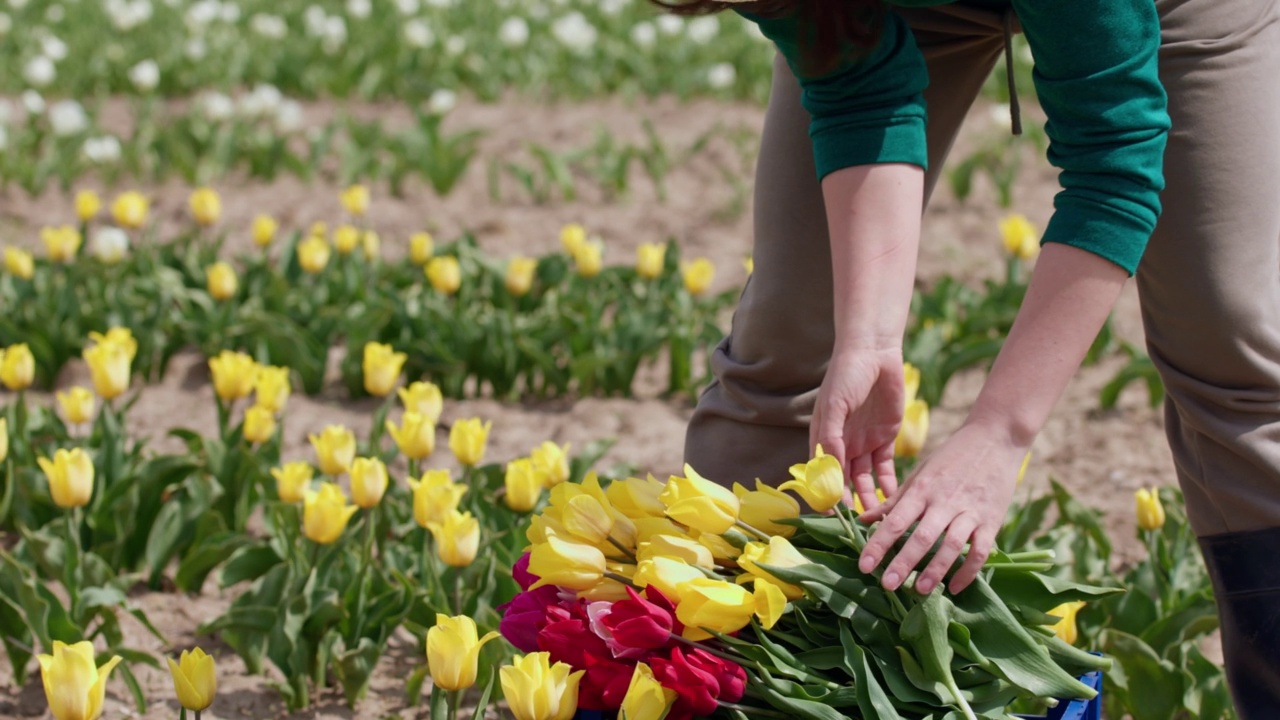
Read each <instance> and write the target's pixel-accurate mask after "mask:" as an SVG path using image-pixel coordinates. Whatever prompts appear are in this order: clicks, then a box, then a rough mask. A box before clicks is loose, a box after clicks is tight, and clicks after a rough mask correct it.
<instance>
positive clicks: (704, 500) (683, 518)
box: [659, 465, 740, 535]
mask: <svg viewBox="0 0 1280 720" xmlns="http://www.w3.org/2000/svg"><path fill="white" fill-rule="evenodd" d="M684 472H685V475H686V477H678V476H674V475H673V476H672V477H671V478H670V479H669V480H667V487H666V488H665V489H664V490H663V491H662V495H660V496H659V499H660V500H661V501H662V503H663V505H666V507H667V516H668V517H670V518H671V519H672V520H675V521H676V522H678V523H680V524H681V525H685V526H687V527H691V528H693V529H695V530H697V531H699V532H709V533H714V534H716V535H719V534H721V533H724V532H726V531H727V530H728V529H729V528H731V527H733V525H734V523H736V522H737V521H738V511H739V509H740V503H739V502H738V498H737V496H735V495H734V494H733V492H732V491H730V490H729V489H728V488H723V487H720V486H719V485H716V484H715V483H713V482H711V481H710V480H707V479H706V478H703V477H702V476H700V475H698V473H696V472H694V470H693V468H691V467H689V466H688V465H685V466H684Z"/></svg>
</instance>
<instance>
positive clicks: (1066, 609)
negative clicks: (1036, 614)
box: [1047, 601, 1084, 645]
mask: <svg viewBox="0 0 1280 720" xmlns="http://www.w3.org/2000/svg"><path fill="white" fill-rule="evenodd" d="M1083 607H1084V602H1083V601H1076V602H1069V603H1063V604H1061V605H1059V606H1058V607H1056V608H1054V609H1052V610H1050V611H1049V612H1048V613H1047V614H1048V615H1053V616H1054V617H1059V618H1062V619H1061V620H1059V621H1058V622H1057V624H1056V625H1054V626H1053V634H1054V635H1057V636H1058V638H1059V639H1061V640H1062V642H1064V643H1067V644H1068V645H1075V643H1076V637H1077V635H1078V631H1077V630H1076V615H1077V614H1078V613H1079V612H1080V608H1083Z"/></svg>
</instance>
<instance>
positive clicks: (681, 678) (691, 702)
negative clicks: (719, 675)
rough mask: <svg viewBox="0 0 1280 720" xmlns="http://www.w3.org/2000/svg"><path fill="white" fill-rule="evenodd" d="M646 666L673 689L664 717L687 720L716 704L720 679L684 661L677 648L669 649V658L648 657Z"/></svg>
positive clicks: (713, 707)
mask: <svg viewBox="0 0 1280 720" xmlns="http://www.w3.org/2000/svg"><path fill="white" fill-rule="evenodd" d="M649 667H650V668H652V669H653V676H654V678H656V679H657V680H658V682H660V683H662V686H663V687H665V688H669V689H671V690H675V691H676V701H675V704H674V705H672V706H671V712H670V713H669V714H668V715H667V720H690V719H691V718H694V717H705V716H707V715H710V714H711V713H713V712H715V711H716V708H717V707H719V705H718V704H717V702H716V700H717V698H718V697H719V695H720V682H719V680H717V679H716V676H715V675H714V674H712V673H709V672H707V671H706V670H703V669H702V668H700V667H696V666H695V665H693V664H692V663H690V662H689V661H688V659H687V658H686V657H685V655H684V653H682V652H681V651H680V648H674V649H672V650H671V659H670V660H664V659H662V658H652V659H651V660H649Z"/></svg>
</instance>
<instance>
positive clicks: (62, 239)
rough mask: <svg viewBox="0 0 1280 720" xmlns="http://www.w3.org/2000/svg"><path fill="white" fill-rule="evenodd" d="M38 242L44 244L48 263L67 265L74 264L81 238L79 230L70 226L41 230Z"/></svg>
mask: <svg viewBox="0 0 1280 720" xmlns="http://www.w3.org/2000/svg"><path fill="white" fill-rule="evenodd" d="M40 240H41V241H42V242H43V243H44V249H45V252H46V254H47V255H48V256H49V261H50V262H56V263H63V264H67V263H72V262H75V259H76V253H78V252H80V243H81V242H82V241H83V238H81V237H80V231H79V230H77V229H75V228H74V227H72V226H70V225H62V226H59V227H47V228H43V229H42V230H41V231H40Z"/></svg>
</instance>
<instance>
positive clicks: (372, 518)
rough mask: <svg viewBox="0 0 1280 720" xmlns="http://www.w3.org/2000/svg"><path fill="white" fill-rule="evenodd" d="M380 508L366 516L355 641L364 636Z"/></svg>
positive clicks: (369, 511) (357, 596) (368, 512)
mask: <svg viewBox="0 0 1280 720" xmlns="http://www.w3.org/2000/svg"><path fill="white" fill-rule="evenodd" d="M377 513H378V506H377V505H374V506H373V507H371V508H369V509H368V510H367V511H365V514H364V524H365V529H364V547H363V548H362V552H361V555H360V578H359V581H358V584H357V585H356V634H355V636H354V637H355V639H356V640H357V641H358V640H359V638H360V637H361V636H362V635H363V634H364V604H365V595H366V594H367V593H366V591H365V584H366V583H367V582H368V581H369V566H370V565H372V564H373V539H374V534H375V531H376V529H377V525H378V514H377Z"/></svg>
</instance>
